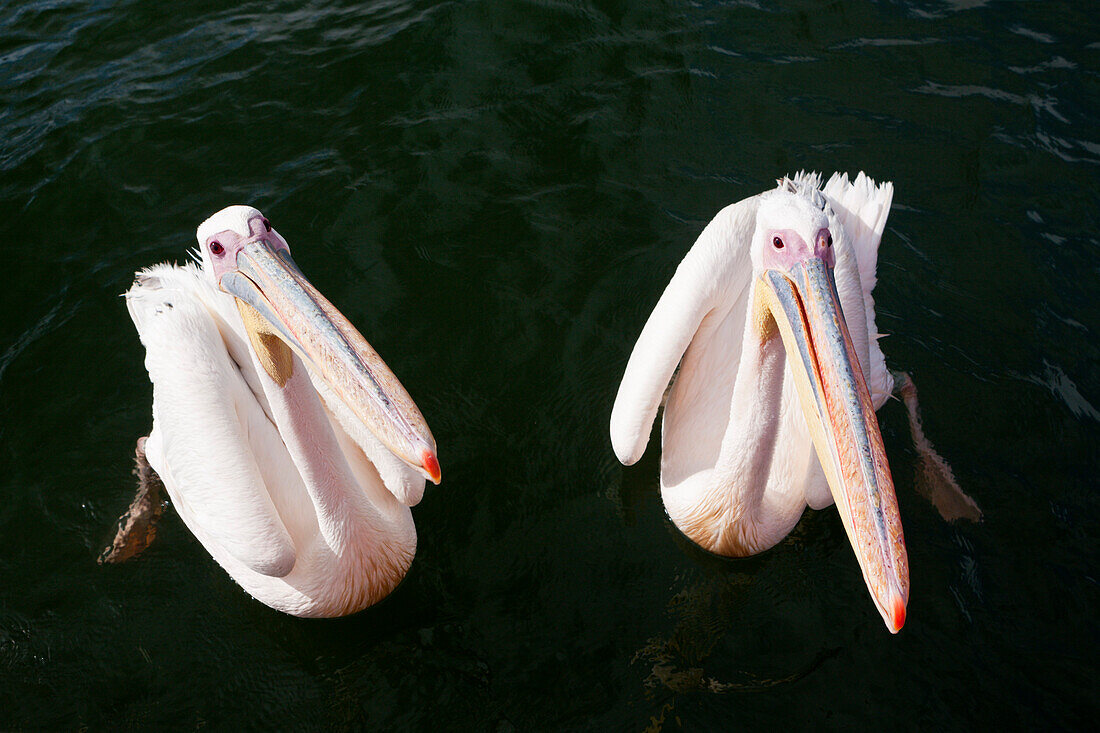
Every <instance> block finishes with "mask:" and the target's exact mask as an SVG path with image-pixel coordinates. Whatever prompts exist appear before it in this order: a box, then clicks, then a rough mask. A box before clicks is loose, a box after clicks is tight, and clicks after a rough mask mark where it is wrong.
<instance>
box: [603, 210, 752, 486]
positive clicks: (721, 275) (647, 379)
mask: <svg viewBox="0 0 1100 733" xmlns="http://www.w3.org/2000/svg"><path fill="white" fill-rule="evenodd" d="M757 206H758V200H757V197H756V196H753V197H751V198H748V199H745V200H743V201H739V202H738V203H736V204H732V205H730V206H727V207H726V208H725V209H723V210H722V211H721V212H720V213H719V214H718V216H716V217H715V218H714V219H713V220H712V221H711V222H710V224H708V225H707V227H706V228H705V229H704V230H703V232H702V234H700V235H699V239H698V240H697V241H696V242H695V245H694V246H692V248H691V250H690V251H688V253H687V255H686V256H685V257H684V259H683V261H682V262H681V263H680V265H679V266H678V267H677V268H676V273H675V274H674V275H673V276H672V280H671V281H670V282H669V284H668V287H666V288H665V291H664V293H663V294H662V295H661V298H660V300H659V301H658V302H657V305H656V307H655V308H654V309H653V313H652V314H650V316H649V320H648V321H647V322H646V324H645V327H644V328H643V329H642V333H641V335H640V336H639V337H638V342H637V343H636V344H635V345H634V351H633V352H632V353H631V355H630V359H629V361H628V362H627V365H626V371H625V373H624V374H623V379H622V382H621V383H620V384H619V393H618V395H617V396H616V398H615V406H614V408H613V409H612V411H611V443H612V446H613V447H614V449H615V454H616V455H617V456H618V457H619V460H620V461H622V463H623V464H625V465H628V466H629V465H631V464H633V463H635V462H636V461H637V460H638V459H639V458H641V456H642V453H644V452H645V448H646V445H647V444H648V442H649V434H650V430H651V429H652V426H653V420H654V418H655V417H656V416H657V408H658V407H660V405H661V398H662V397H663V396H664V393H665V389H666V387H668V383H669V380H671V379H672V375H673V373H674V372H675V371H676V366H677V364H679V363H680V359H681V358H682V357H683V356H684V352H685V351H686V350H687V349H688V346H689V345H690V344H691V343H692V341H693V339H694V338H695V335H696V332H697V331H698V330H699V328H700V326H701V325H702V324H703V322H704V319H706V318H707V316H708V314H709V313H710V311H711V310H712V308H713V307H714V305H715V303H716V300H717V296H718V295H719V294H723V296H724V297H725V296H728V294H729V293H730V292H731V291H736V292H738V293H741V292H742V291H744V292H747V290H748V286H749V283H750V280H751V269H752V268H751V267H749V247H748V244H749V242H750V241H751V239H752V233H753V228H754V222H755V219H756V209H757ZM729 242H735V243H736V244H735V245H734V246H733V247H732V249H731V247H730V246H729V245H728V243H729ZM734 299H735V300H736V299H738V298H737V297H735V298H734ZM680 381H681V382H682V381H683V380H680ZM682 386H683V385H681V384H679V383H678V384H677V389H678V390H680V389H681V387H682ZM689 391H690V390H689Z"/></svg>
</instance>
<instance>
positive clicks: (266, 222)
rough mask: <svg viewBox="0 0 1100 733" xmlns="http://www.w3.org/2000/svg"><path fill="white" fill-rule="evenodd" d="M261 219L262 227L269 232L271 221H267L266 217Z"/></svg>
mask: <svg viewBox="0 0 1100 733" xmlns="http://www.w3.org/2000/svg"><path fill="white" fill-rule="evenodd" d="M262 221H263V223H264V229H266V230H267V231H269V232H270V231H271V222H269V221H268V220H267V219H266V218H265V219H262Z"/></svg>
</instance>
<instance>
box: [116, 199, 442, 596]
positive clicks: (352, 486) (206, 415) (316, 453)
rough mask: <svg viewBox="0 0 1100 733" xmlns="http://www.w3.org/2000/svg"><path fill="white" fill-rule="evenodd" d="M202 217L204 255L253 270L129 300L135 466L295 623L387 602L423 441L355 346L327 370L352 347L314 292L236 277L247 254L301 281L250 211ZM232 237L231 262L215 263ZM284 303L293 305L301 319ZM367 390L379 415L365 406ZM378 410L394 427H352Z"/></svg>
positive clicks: (184, 273) (247, 262) (400, 559)
mask: <svg viewBox="0 0 1100 733" xmlns="http://www.w3.org/2000/svg"><path fill="white" fill-rule="evenodd" d="M226 212H232V214H233V215H232V216H228V217H227V216H226ZM217 217H221V218H220V219H217ZM210 221H215V224H213V225H210V224H209V222H208V224H204V227H206V229H207V230H209V231H208V233H207V234H206V235H205V236H204V232H203V228H200V232H199V242H200V248H201V247H203V246H210V247H212V248H213V250H214V256H222V257H228V256H229V255H230V254H236V256H237V261H238V263H239V264H240V265H241V267H240V271H241V272H249V274H248V275H247V277H248V281H247V282H246V283H245V289H244V290H240V289H239V287H238V285H239V284H238V283H234V282H232V281H231V278H232V277H234V276H236V275H237V273H238V268H237V267H236V266H232V267H228V268H224V269H225V273H222V274H221V275H219V276H218V277H220V283H221V286H220V287H219V285H218V284H216V283H218V282H219V279H217V278H215V277H211V267H210V266H209V262H208V261H204V267H203V269H200V268H198V267H196V266H195V265H185V266H182V267H176V266H171V265H158V266H155V267H152V268H149V269H147V270H144V271H142V272H140V273H138V276H137V279H136V281H135V284H134V286H133V287H132V288H131V289H130V290H129V291H128V292H127V293H126V302H127V307H128V309H129V311H130V315H131V317H132V319H133V321H134V324H135V326H136V327H137V330H138V334H139V336H140V338H141V341H142V343H143V345H144V346H145V348H146V360H145V364H146V368H147V369H148V371H149V376H150V380H151V381H152V383H153V430H152V432H151V433H150V435H149V436H148V439H147V440H145V442H144V445H143V448H144V451H142V450H141V447H142V446H140V445H139V460H140V458H141V453H142V452H144V456H145V458H147V460H148V463H149V464H150V465H151V466H152V468H153V469H154V470H155V471H156V473H157V474H158V475H159V477H160V478H161V480H162V481H163V483H164V486H165V488H166V489H167V491H168V494H169V496H170V497H171V499H172V504H173V506H175V508H176V510H177V512H178V513H179V515H180V517H181V519H182V520H183V521H184V523H185V524H186V525H187V526H188V528H189V529H190V530H191V531H192V533H193V534H194V535H195V537H196V538H197V539H198V540H199V542H200V543H202V545H203V546H204V547H205V548H206V549H207V550H208V551H209V552H210V554H211V555H212V556H213V557H214V559H215V560H216V561H217V562H218V563H219V564H220V565H221V566H222V567H223V568H224V569H225V570H226V571H227V572H228V573H229V574H230V575H231V576H232V577H233V578H234V579H235V580H236V581H237V582H238V583H239V584H240V585H241V586H242V587H243V588H244V589H245V590H246V591H248V592H249V593H250V594H251V595H252V596H254V597H255V598H257V599H258V600H260V601H262V602H264V603H266V604H267V605H269V606H271V607H273V608H276V609H278V610H280V611H284V612H286V613H290V614H293V615H298V616H338V615H344V614H348V613H353V612H355V611H358V610H360V609H362V608H364V607H366V606H369V605H371V604H372V603H375V602H377V601H378V600H380V599H381V598H383V597H385V596H386V595H387V594H388V593H389V592H390V591H391V590H392V589H393V588H394V587H395V586H396V585H397V584H398V583H399V582H400V580H401V579H402V578H403V577H404V575H405V572H406V571H407V570H408V567H409V565H410V563H411V562H412V558H413V555H414V554H415V551H416V529H415V526H414V524H413V520H412V514H411V512H410V510H409V507H410V506H412V505H415V504H416V503H417V502H419V500H420V498H421V497H422V495H423V491H424V484H425V477H428V478H431V479H432V480H433V481H438V463H437V462H435V458H434V451H435V444H434V440H433V439H432V438H431V434H430V432H428V430H427V426H426V425H424V424H423V419H422V418H421V417H420V415H419V412H418V411H417V410H416V407H415V405H414V404H412V400H411V398H409V397H408V395H407V394H406V393H405V392H404V389H403V388H402V387H401V385H400V383H399V382H397V379H396V377H393V375H392V373H390V372H389V370H388V368H387V367H386V366H385V364H384V363H382V362H381V360H380V359H379V358H378V357H377V354H375V353H374V352H373V350H372V349H370V348H369V345H365V341H363V342H362V344H363V346H361V347H357V348H354V349H353V350H352V351H353V352H354V353H353V356H354V363H353V364H352V365H351V367H349V368H345V367H343V366H341V364H340V363H338V362H339V360H340V359H342V358H345V353H344V352H347V351H348V348H347V345H348V344H353V345H354V344H355V342H356V337H358V340H359V341H362V337H361V336H359V335H358V332H355V331H354V329H353V328H352V327H351V326H350V324H346V321H343V320H341V319H342V316H339V317H331V316H328V315H327V314H328V313H329V312H335V309H334V308H332V306H331V305H330V304H328V302H327V301H326V300H324V298H323V296H320V294H319V293H316V291H315V290H312V287H311V286H309V287H308V288H305V289H299V290H300V291H301V292H299V290H295V289H294V287H293V283H291V286H289V287H284V286H282V285H280V286H278V287H272V286H267V285H266V284H262V283H263V279H262V277H259V276H257V275H255V274H254V273H253V272H252V271H249V270H248V267H251V266H252V265H251V262H252V260H251V259H249V258H252V257H256V258H258V259H259V260H260V261H261V262H264V261H265V260H263V257H267V258H268V260H270V261H271V262H275V263H276V264H279V260H280V259H282V260H283V261H284V262H288V263H290V266H289V267H287V268H286V269H287V271H288V272H289V273H290V275H288V276H287V277H288V278H289V279H290V280H293V279H300V280H301V281H304V277H301V274H300V272H298V271H297V268H296V267H293V263H292V261H291V260H289V252H288V251H286V252H287V253H286V254H285V255H283V254H280V250H285V242H284V241H283V240H281V238H279V237H278V234H277V233H276V232H274V230H272V229H270V225H267V223H266V219H262V215H260V214H259V212H258V211H256V210H254V209H250V208H248V207H231V209H227V210H225V211H223V212H221V213H220V214H218V215H215V217H212V219H211V220H210ZM257 221H262V222H263V224H264V226H266V228H267V229H266V232H264V231H263V229H262V227H258V226H257ZM233 232H236V234H237V237H236V238H234V237H233V236H232V233H233ZM215 237H217V238H219V239H220V240H222V241H224V242H226V244H225V245H224V246H223V244H222V242H221V241H218V239H215ZM257 242H261V243H265V244H263V246H262V247H260V248H259V249H262V250H263V252H264V253H263V254H256V251H259V250H258V249H256V247H257ZM229 243H235V244H237V245H239V247H238V249H239V252H238V253H226V252H225V251H224V250H225V249H226V247H228V246H229ZM250 248H252V249H250ZM253 250H256V251H253ZM268 250H272V251H273V252H274V255H275V256H270V255H271V251H268ZM203 255H204V260H208V259H209V258H210V257H211V255H212V253H211V252H210V251H203ZM264 266H265V265H256V266H255V268H254V269H255V270H262V267H264ZM226 273H228V275H227V274H226ZM227 282H229V283H230V284H229V288H230V289H232V290H233V294H232V295H231V294H230V293H229V292H228V291H227V289H226V283H227ZM305 282H306V285H308V281H305ZM255 283H261V285H259V286H257V285H255ZM251 287H255V288H256V291H255V293H254V292H252V291H251V290H248V288H251ZM238 292H239V293H241V294H242V295H243V296H244V297H246V298H249V299H250V300H252V301H253V302H255V303H257V305H258V306H259V307H260V308H263V309H265V310H266V311H267V312H266V313H263V312H260V311H257V310H256V308H255V307H253V306H252V305H251V304H249V302H248V301H244V300H242V297H241V295H238ZM256 293H259V297H257V296H256ZM287 293H289V295H287ZM288 298H289V299H290V300H294V299H300V300H302V301H303V302H304V303H305V305H303V306H302V308H303V309H304V313H305V316H304V317H303V316H301V315H300V314H299V313H298V312H297V308H298V306H296V305H294V306H293V307H290V306H287V305H286V304H285V303H284V300H286V299H288ZM318 313H320V314H321V315H320V316H318V315H317V314H318ZM336 313H337V315H338V312H336ZM311 314H312V315H311ZM318 323H319V325H318ZM326 324H327V325H326ZM332 324H335V328H336V329H337V330H336V332H335V334H334V335H332V336H329V335H326V334H325V332H324V329H325V328H328V327H330V326H332ZM344 324H346V326H345V325H344ZM318 333H319V334H320V335H318ZM284 339H285V340H284ZM330 344H335V346H331V347H330ZM341 350H342V351H341ZM334 364H335V366H334ZM364 375H366V376H364ZM374 391H377V392H378V393H380V394H381V399H380V400H379V403H380V404H381V405H382V407H381V408H379V407H377V406H372V405H363V404H361V403H363V402H368V401H369V399H368V397H370V396H371V395H373V394H374ZM363 394H366V395H367V397H362V396H361V395H363ZM410 406H411V407H410ZM372 411H373V412H372ZM380 411H381V414H382V415H383V416H384V417H386V418H387V419H389V418H392V424H386V425H382V426H381V427H379V426H377V425H375V424H373V423H371V422H370V421H369V420H367V419H364V418H363V415H364V414H367V415H368V416H370V415H374V414H375V413H379V412H380ZM395 435H396V436H397V437H396V438H395V437H394V436H395ZM402 440H404V441H405V442H404V443H402V442H401V441H402ZM394 444H396V446H397V447H396V450H395V449H394V448H393V447H392V445H394ZM410 455H411V456H416V457H422V460H421V461H419V462H414V461H415V459H414V461H410V460H408V459H407V458H406V457H405V456H410Z"/></svg>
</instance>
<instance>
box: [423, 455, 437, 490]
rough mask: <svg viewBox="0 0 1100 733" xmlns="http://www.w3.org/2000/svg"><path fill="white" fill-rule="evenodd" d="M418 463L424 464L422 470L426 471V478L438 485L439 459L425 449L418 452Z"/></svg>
mask: <svg viewBox="0 0 1100 733" xmlns="http://www.w3.org/2000/svg"><path fill="white" fill-rule="evenodd" d="M420 464H421V465H422V466H424V470H425V471H427V472H428V478H430V479H431V480H432V483H433V484H435V485H437V486H438V485H439V479H440V478H441V476H440V473H439V461H438V460H437V459H436V457H435V454H434V453H432V452H431V451H430V450H427V449H425V450H424V452H423V453H421V454H420Z"/></svg>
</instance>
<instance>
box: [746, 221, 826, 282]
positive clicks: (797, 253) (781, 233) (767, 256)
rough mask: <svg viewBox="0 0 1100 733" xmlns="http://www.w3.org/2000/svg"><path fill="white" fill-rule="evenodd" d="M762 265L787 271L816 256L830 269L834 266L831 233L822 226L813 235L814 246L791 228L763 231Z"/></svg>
mask: <svg viewBox="0 0 1100 733" xmlns="http://www.w3.org/2000/svg"><path fill="white" fill-rule="evenodd" d="M764 241H765V245H764V257H763V262H764V267H765V268H766V269H769V270H780V271H782V272H789V271H790V269H791V268H792V267H794V266H795V265H797V264H799V263H800V262H806V261H808V260H810V259H813V258H816V259H820V260H822V261H823V262H824V263H825V264H826V265H828V266H829V268H830V269H832V268H833V267H835V266H836V255H835V254H834V253H833V235H832V234H830V233H829V230H828V229H826V228H824V227H822V228H821V229H819V230H818V232H817V236H815V237H814V246H813V247H811V246H810V245H809V244H807V243H806V240H804V239H803V238H802V236H801V235H800V234H799V233H798V232H796V231H794V230H793V229H770V230H768V231H767V232H765V240H764Z"/></svg>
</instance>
